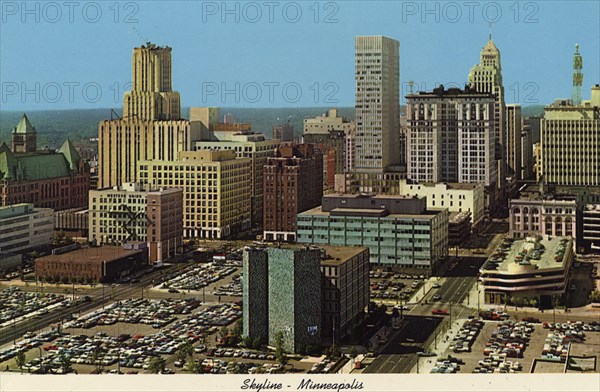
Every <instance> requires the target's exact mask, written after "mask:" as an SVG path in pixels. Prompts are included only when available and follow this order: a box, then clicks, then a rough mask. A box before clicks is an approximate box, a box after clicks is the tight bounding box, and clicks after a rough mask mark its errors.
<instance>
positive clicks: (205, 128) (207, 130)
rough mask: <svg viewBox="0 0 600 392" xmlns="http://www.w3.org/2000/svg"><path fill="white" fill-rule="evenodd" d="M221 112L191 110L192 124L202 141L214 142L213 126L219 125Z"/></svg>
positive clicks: (201, 109) (209, 109)
mask: <svg viewBox="0 0 600 392" xmlns="http://www.w3.org/2000/svg"><path fill="white" fill-rule="evenodd" d="M220 113H221V110H220V109H219V108H215V107H212V108H204V107H202V108H201V107H191V108H190V123H191V124H192V128H193V129H194V130H195V131H196V132H199V133H200V140H212V139H213V138H212V131H213V126H214V125H215V124H217V123H219V117H220Z"/></svg>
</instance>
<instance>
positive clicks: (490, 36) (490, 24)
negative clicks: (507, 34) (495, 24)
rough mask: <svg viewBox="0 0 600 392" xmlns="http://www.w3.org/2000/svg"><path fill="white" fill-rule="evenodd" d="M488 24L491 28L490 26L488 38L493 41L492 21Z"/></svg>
mask: <svg viewBox="0 0 600 392" xmlns="http://www.w3.org/2000/svg"><path fill="white" fill-rule="evenodd" d="M488 25H489V28H490V35H489V38H488V40H489V41H491V40H492V22H491V21H490V22H488Z"/></svg>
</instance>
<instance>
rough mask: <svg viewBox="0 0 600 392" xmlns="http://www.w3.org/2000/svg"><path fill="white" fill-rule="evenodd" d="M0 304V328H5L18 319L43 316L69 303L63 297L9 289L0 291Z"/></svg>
mask: <svg viewBox="0 0 600 392" xmlns="http://www.w3.org/2000/svg"><path fill="white" fill-rule="evenodd" d="M0 303H1V304H2V305H1V306H0V326H5V325H8V324H10V323H11V322H14V321H16V320H18V319H22V318H27V317H33V316H35V315H37V314H45V313H47V312H49V311H50V310H51V309H52V308H55V307H57V306H61V305H65V306H66V305H68V304H70V301H69V300H67V299H66V298H65V296H64V295H59V294H54V293H34V292H26V291H21V290H20V289H19V288H17V287H9V288H7V289H4V290H2V291H0Z"/></svg>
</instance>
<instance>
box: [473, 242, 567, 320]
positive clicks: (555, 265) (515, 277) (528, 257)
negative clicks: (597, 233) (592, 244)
mask: <svg viewBox="0 0 600 392" xmlns="http://www.w3.org/2000/svg"><path fill="white" fill-rule="evenodd" d="M573 259H574V251H573V239H572V238H569V237H567V238H564V237H556V238H552V239H550V240H543V239H540V238H536V237H529V238H526V239H522V240H512V239H505V240H504V241H503V242H502V243H501V244H500V245H499V246H498V248H497V249H496V251H495V252H494V254H493V255H492V256H491V257H490V258H489V259H488V260H487V261H486V262H485V263H484V264H483V266H482V267H481V269H480V270H479V281H480V284H481V286H482V287H483V295H484V301H485V303H488V304H506V303H518V302H519V299H520V298H534V299H535V303H536V304H537V306H539V307H540V308H542V309H543V308H546V309H547V308H551V307H552V306H553V304H554V301H555V299H556V298H555V297H562V296H563V295H564V294H565V292H566V289H567V285H568V281H569V275H570V270H571V266H572V264H573Z"/></svg>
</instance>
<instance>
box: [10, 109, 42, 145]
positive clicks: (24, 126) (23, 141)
mask: <svg viewBox="0 0 600 392" xmlns="http://www.w3.org/2000/svg"><path fill="white" fill-rule="evenodd" d="M36 139H37V132H36V131H35V128H34V127H33V125H31V123H30V122H29V119H28V118H27V115H25V114H23V117H21V121H19V124H17V126H16V127H15V128H14V129H13V132H12V152H13V153H23V152H35V151H36V150H37V140H36Z"/></svg>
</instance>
